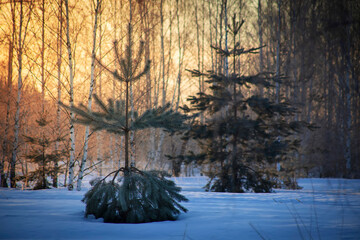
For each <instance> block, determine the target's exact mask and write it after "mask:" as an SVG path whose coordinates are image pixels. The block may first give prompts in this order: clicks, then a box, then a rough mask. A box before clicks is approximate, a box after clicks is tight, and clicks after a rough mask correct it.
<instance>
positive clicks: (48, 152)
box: [24, 115, 63, 190]
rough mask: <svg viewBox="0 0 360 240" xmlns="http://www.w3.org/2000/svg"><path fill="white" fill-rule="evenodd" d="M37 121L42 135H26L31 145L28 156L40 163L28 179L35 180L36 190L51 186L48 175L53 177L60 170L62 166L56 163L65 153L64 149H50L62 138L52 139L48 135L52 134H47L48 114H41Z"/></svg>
mask: <svg viewBox="0 0 360 240" xmlns="http://www.w3.org/2000/svg"><path fill="white" fill-rule="evenodd" d="M36 123H37V125H38V130H39V132H40V136H38V137H33V136H24V137H25V141H26V142H27V143H28V144H29V145H30V146H31V150H30V153H29V154H27V155H26V158H28V159H29V160H30V162H32V163H35V164H37V165H38V167H37V168H35V170H34V171H32V172H31V173H30V174H29V176H28V180H30V181H35V186H34V188H33V189H34V190H37V189H46V188H50V183H49V182H48V180H47V177H48V176H49V177H53V176H54V175H55V174H58V173H59V172H60V167H58V166H57V165H56V164H55V163H57V162H59V161H60V159H61V157H62V155H63V152H62V151H55V150H52V149H50V148H51V147H52V146H53V144H54V143H55V142H56V141H60V140H62V138H61V139H58V138H55V139H50V138H49V137H48V135H50V134H47V132H46V127H47V126H48V124H49V123H50V122H49V121H48V120H47V119H46V115H42V116H40V118H39V119H38V120H36Z"/></svg>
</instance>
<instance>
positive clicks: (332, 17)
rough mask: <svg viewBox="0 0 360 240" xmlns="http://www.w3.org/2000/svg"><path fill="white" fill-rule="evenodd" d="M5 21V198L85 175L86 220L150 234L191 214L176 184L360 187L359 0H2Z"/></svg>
mask: <svg viewBox="0 0 360 240" xmlns="http://www.w3.org/2000/svg"><path fill="white" fill-rule="evenodd" d="M0 22H1V24H0V53H1V54H0V69H1V71H0V116H1V118H0V142H1V148H0V181H1V185H0V187H2V188H17V189H50V188H51V189H56V188H64V189H68V190H69V191H75V190H78V191H81V190H82V188H84V186H85V189H86V190H87V189H88V185H87V183H88V181H87V182H86V183H84V181H85V179H88V178H89V177H91V178H93V179H92V180H91V181H90V183H89V184H90V185H91V188H89V191H88V192H87V193H86V194H85V197H84V198H83V201H84V202H85V204H86V210H85V214H86V215H94V216H95V217H96V218H103V219H104V221H105V222H152V221H163V220H174V219H176V218H177V216H178V215H179V213H180V212H187V209H186V208H185V207H184V206H187V205H186V203H185V205H184V206H182V205H180V203H179V202H182V201H183V202H187V200H188V199H187V197H185V196H183V195H181V194H180V188H179V187H177V186H176V184H175V183H174V182H173V181H172V180H170V179H176V178H177V177H189V179H190V178H191V177H192V178H193V177H202V178H201V179H206V181H202V183H204V184H203V186H201V187H203V188H204V191H208V192H230V193H245V192H246V193H272V192H273V191H274V189H283V190H284V189H287V190H288V189H292V190H297V189H301V188H302V186H300V185H299V184H298V179H306V178H345V179H357V178H359V177H360V111H359V109H360V81H359V76H360V64H359V61H360V60H359V56H360V3H359V2H358V1H356V0H340V1H336V0H332V1H328V0H315V1H314V0H302V1H291V0H174V1H173V0H154V1H146V0H136V1H135V0H130V1H122V0H111V1H102V0H91V1H85V0H79V1H69V0H36V1H35V0H34V1H32V0H8V1H0ZM94 177H97V178H96V179H95V178H94ZM83 180H84V181H83ZM84 184H85V185H84ZM155 193H156V194H155ZM99 196H102V197H99ZM121 196H125V197H121ZM108 202H114V204H113V205H112V204H107V203H108ZM115 202H116V204H115ZM119 209H121V210H119ZM252 227H253V226H252ZM253 229H255V227H253ZM256 232H258V231H256ZM259 236H260V237H261V238H262V239H267V238H263V237H262V235H261V234H260V233H259ZM183 239H185V237H184V238H183ZM302 239H304V238H302ZM309 239H313V238H309Z"/></svg>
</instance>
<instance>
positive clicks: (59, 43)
mask: <svg viewBox="0 0 360 240" xmlns="http://www.w3.org/2000/svg"><path fill="white" fill-rule="evenodd" d="M62 5H63V0H60V2H59V23H58V24H59V26H58V36H57V56H58V59H57V74H58V75H57V77H58V86H57V90H58V96H57V100H58V104H57V111H56V127H57V135H58V139H57V140H56V142H55V152H56V153H58V152H59V145H60V137H61V124H60V121H61V108H60V104H59V103H60V102H61V63H62V29H63V25H62V21H63V18H62V15H63V9H62ZM54 166H55V172H54V177H53V187H57V186H58V170H57V169H58V161H56V162H55V164H54Z"/></svg>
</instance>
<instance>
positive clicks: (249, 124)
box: [179, 16, 307, 192]
mask: <svg viewBox="0 0 360 240" xmlns="http://www.w3.org/2000/svg"><path fill="white" fill-rule="evenodd" d="M243 23H244V21H242V22H241V23H240V22H238V21H236V16H234V17H233V19H232V24H229V30H230V33H231V34H232V36H233V47H232V48H229V49H228V50H227V49H221V48H218V47H214V46H212V48H213V49H215V50H216V52H217V54H219V55H220V56H221V57H222V58H228V57H229V58H232V59H230V60H232V69H229V70H230V71H229V73H228V74H227V73H226V72H227V69H224V73H221V72H215V71H207V72H200V71H199V70H190V72H191V73H192V76H193V77H206V78H207V81H206V82H207V84H208V85H209V89H208V90H207V91H205V92H199V93H197V95H196V96H191V97H189V98H188V101H189V102H190V107H188V106H184V107H183V109H184V110H187V111H188V112H191V113H193V114H203V115H204V116H206V121H205V123H204V124H203V123H201V121H196V122H195V123H194V124H193V126H192V128H191V130H190V131H188V133H187V137H186V138H194V139H196V140H198V143H199V145H200V147H201V149H202V151H201V153H200V154H190V155H188V156H186V157H185V159H186V160H187V161H197V163H199V164H205V165H208V166H210V170H209V171H208V172H207V175H208V176H209V177H210V179H211V180H210V182H209V183H208V184H207V185H206V186H205V188H206V189H207V190H209V191H219V192H244V191H254V192H271V191H272V188H273V187H274V185H275V184H277V183H284V184H288V185H290V184H293V185H294V186H296V184H294V179H293V178H290V177H289V174H288V172H287V171H288V170H289V168H285V167H286V164H285V163H288V162H289V160H290V159H291V158H292V157H293V156H294V152H295V151H296V150H297V147H298V145H299V139H297V138H296V133H298V132H300V131H301V129H303V128H304V127H306V126H307V124H306V123H304V122H299V121H289V119H292V118H291V116H292V115H293V114H294V113H295V112H296V111H297V110H296V108H294V107H293V106H291V105H290V104H289V102H288V101H287V100H286V99H285V98H283V99H282V100H281V101H280V102H279V103H277V102H275V101H272V100H271V96H267V97H266V96H262V95H258V94H255V93H254V91H253V90H254V89H255V88H256V87H259V88H261V89H263V88H265V89H267V92H271V90H272V89H273V88H274V83H276V82H277V81H281V80H282V79H281V78H279V77H275V76H274V74H272V73H264V72H262V73H258V74H256V75H244V74H242V73H239V72H238V70H237V69H238V68H237V66H236V63H237V59H238V58H239V57H240V56H242V55H244V54H255V53H257V52H258V50H259V49H260V47H259V48H250V49H243V48H240V47H239V45H240V44H239V43H237V42H236V39H237V37H236V36H237V34H239V32H240V30H241V26H242V25H243ZM249 89H251V91H248V90H249ZM179 158H184V156H179ZM277 162H280V163H282V165H281V166H282V169H281V172H277V171H276V169H275V164H276V163H277ZM280 173H281V174H280ZM283 173H287V174H283ZM280 175H285V176H284V177H283V178H282V179H280V178H279V176H280ZM289 181H290V182H291V183H289Z"/></svg>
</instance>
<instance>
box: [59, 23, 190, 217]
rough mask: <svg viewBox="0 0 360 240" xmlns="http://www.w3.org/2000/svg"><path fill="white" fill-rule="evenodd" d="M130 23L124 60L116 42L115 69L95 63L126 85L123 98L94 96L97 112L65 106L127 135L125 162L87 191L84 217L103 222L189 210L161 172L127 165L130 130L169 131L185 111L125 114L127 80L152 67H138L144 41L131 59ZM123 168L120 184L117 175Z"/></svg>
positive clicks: (85, 120)
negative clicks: (113, 174) (94, 218)
mask: <svg viewBox="0 0 360 240" xmlns="http://www.w3.org/2000/svg"><path fill="white" fill-rule="evenodd" d="M131 33H132V31H131V24H129V32H128V44H127V46H126V50H125V56H124V58H122V57H121V56H120V53H119V51H118V48H117V42H115V44H114V45H115V46H114V50H115V55H116V61H117V63H118V66H120V67H119V69H117V70H114V71H113V70H110V69H109V68H107V67H106V66H105V65H103V64H102V63H101V62H99V64H100V65H101V66H102V67H103V68H104V69H105V70H106V71H107V72H108V73H110V74H111V75H113V76H114V77H115V79H117V80H118V81H119V82H120V83H121V84H125V93H126V94H125V99H124V101H122V100H113V99H109V100H108V104H107V105H106V104H105V103H104V102H103V101H102V100H101V99H99V98H98V97H97V96H96V95H94V99H95V103H96V104H97V105H98V106H99V108H100V110H99V111H97V112H93V111H92V110H91V109H88V108H86V107H85V106H84V105H80V106H79V107H68V106H65V105H63V106H65V107H66V108H68V109H70V110H72V111H74V112H75V113H76V114H77V120H76V122H77V123H80V124H84V125H89V126H91V127H92V129H93V130H94V131H100V130H106V131H108V132H110V133H114V134H119V135H124V137H125V144H124V150H125V166H124V167H122V168H120V169H118V170H117V171H115V172H113V173H115V176H114V178H113V180H112V181H110V182H106V181H105V179H106V177H105V178H104V179H103V180H101V181H99V182H97V183H96V184H95V185H94V186H93V187H92V188H91V189H90V190H89V191H88V192H87V193H86V195H85V197H84V199H83V201H84V202H85V204H86V216H88V215H90V214H92V215H94V216H95V217H96V218H103V219H104V222H112V223H142V222H153V221H164V220H175V219H176V217H177V215H178V214H180V211H183V212H186V211H187V209H186V208H184V207H183V206H181V205H180V204H179V203H178V202H180V201H187V199H186V198H185V197H184V196H182V195H181V194H180V193H179V192H180V190H181V189H180V188H179V187H177V186H176V185H175V183H174V182H173V181H171V180H169V179H166V178H165V175H164V174H163V173H160V172H145V171H140V170H138V169H137V168H135V167H134V166H135V163H131V166H130V164H129V133H130V132H131V131H136V130H141V129H145V128H150V127H153V128H164V129H165V130H167V131H169V132H174V131H179V130H181V129H184V128H185V124H184V121H185V120H186V119H187V118H188V117H187V116H186V115H184V114H181V113H179V112H177V111H173V110H172V109H171V108H170V105H169V104H166V105H165V106H162V107H156V108H153V109H148V110H146V111H144V112H143V113H139V112H137V111H135V110H134V111H133V112H132V116H133V118H132V119H130V116H129V100H130V96H129V95H130V94H129V91H130V84H132V83H134V82H135V81H138V80H139V79H140V78H141V77H142V76H144V75H145V74H146V72H147V71H149V69H150V61H146V63H145V66H144V68H143V70H141V71H139V66H140V62H141V56H142V54H143V51H144V43H143V42H141V43H140V47H139V51H138V54H137V56H136V58H135V59H136V61H134V59H133V57H132V38H131ZM119 172H123V173H124V174H123V177H122V180H121V182H120V183H115V181H114V180H115V178H116V176H117V175H118V174H119Z"/></svg>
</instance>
